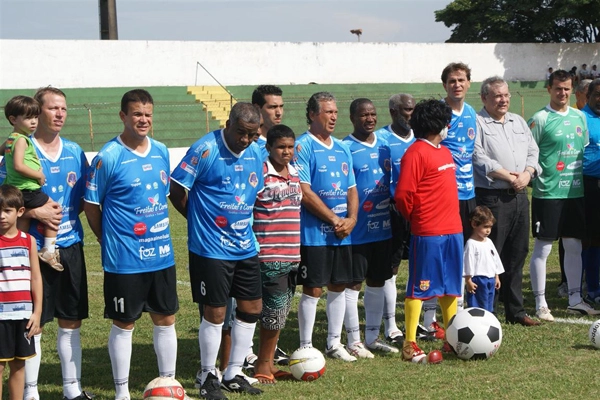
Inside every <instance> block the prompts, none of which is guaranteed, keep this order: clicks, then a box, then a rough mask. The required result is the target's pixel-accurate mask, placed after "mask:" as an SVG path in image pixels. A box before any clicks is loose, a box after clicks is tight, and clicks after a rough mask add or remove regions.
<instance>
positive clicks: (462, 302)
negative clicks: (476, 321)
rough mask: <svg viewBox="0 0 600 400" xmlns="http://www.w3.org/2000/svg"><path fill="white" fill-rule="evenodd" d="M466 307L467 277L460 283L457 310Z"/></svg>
mask: <svg viewBox="0 0 600 400" xmlns="http://www.w3.org/2000/svg"><path fill="white" fill-rule="evenodd" d="M464 308H465V278H464V277H463V278H462V281H461V285H460V297H459V298H458V299H457V300H456V312H459V311H462V310H463V309H464Z"/></svg>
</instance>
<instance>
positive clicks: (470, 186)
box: [465, 182, 473, 190]
mask: <svg viewBox="0 0 600 400" xmlns="http://www.w3.org/2000/svg"><path fill="white" fill-rule="evenodd" d="M465 186H466V187H467V190H471V189H473V182H467V183H466V184H465Z"/></svg>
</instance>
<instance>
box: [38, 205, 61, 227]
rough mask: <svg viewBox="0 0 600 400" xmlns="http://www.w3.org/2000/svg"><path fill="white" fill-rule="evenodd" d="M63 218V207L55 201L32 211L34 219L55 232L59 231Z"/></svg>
mask: <svg viewBox="0 0 600 400" xmlns="http://www.w3.org/2000/svg"><path fill="white" fill-rule="evenodd" d="M62 216H63V214H62V207H61V206H60V204H58V203H56V202H54V201H52V202H48V203H46V204H44V205H43V206H41V207H38V208H34V209H33V210H32V217H33V218H34V219H37V220H38V221H40V222H41V223H42V224H44V225H46V226H49V227H50V228H52V229H54V230H58V226H59V225H60V221H62Z"/></svg>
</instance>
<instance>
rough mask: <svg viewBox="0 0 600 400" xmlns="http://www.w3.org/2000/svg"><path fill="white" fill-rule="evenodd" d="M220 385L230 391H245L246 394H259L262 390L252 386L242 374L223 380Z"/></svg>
mask: <svg viewBox="0 0 600 400" xmlns="http://www.w3.org/2000/svg"><path fill="white" fill-rule="evenodd" d="M221 387H222V388H223V389H225V390H227V391H228V392H232V393H246V394H252V395H256V394H261V393H262V392H263V391H262V390H260V389H259V388H255V387H252V385H250V384H249V383H248V381H247V380H246V379H244V377H243V376H242V375H236V376H235V377H233V379H230V380H225V379H223V381H222V382H221Z"/></svg>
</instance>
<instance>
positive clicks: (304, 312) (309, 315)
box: [298, 293, 319, 347]
mask: <svg viewBox="0 0 600 400" xmlns="http://www.w3.org/2000/svg"><path fill="white" fill-rule="evenodd" d="M318 303H319V298H318V297H312V296H309V295H307V294H304V293H302V296H300V303H299V304H298V328H299V331H300V347H304V346H312V333H313V329H314V327H315V320H316V319H317V304H318Z"/></svg>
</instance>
